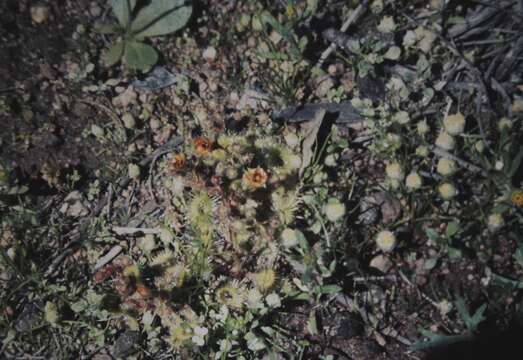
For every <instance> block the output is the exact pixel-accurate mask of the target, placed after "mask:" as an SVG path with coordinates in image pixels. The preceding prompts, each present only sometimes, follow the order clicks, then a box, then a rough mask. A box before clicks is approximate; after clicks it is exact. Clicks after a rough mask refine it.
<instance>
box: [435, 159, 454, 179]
mask: <svg viewBox="0 0 523 360" xmlns="http://www.w3.org/2000/svg"><path fill="white" fill-rule="evenodd" d="M437 171H438V174H441V175H443V176H449V175H452V174H454V172H455V171H456V163H455V162H454V160H451V159H447V158H441V159H439V161H438V167H437Z"/></svg>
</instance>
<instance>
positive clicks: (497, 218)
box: [488, 214, 505, 231]
mask: <svg viewBox="0 0 523 360" xmlns="http://www.w3.org/2000/svg"><path fill="white" fill-rule="evenodd" d="M504 224H505V221H504V220H503V216H501V214H490V215H489V217H488V228H489V229H490V230H492V231H495V230H497V229H499V228H501V227H502V226H503V225H504Z"/></svg>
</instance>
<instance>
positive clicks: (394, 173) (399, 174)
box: [385, 162, 405, 181]
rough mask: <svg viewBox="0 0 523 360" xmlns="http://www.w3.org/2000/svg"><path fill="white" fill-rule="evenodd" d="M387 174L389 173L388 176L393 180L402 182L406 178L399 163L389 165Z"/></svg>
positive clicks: (386, 170) (386, 169)
mask: <svg viewBox="0 0 523 360" xmlns="http://www.w3.org/2000/svg"><path fill="white" fill-rule="evenodd" d="M385 172H386V173H387V176H388V177H389V178H390V179H393V180H400V181H401V180H403V178H404V177H405V174H403V170H402V169H401V165H400V164H399V163H397V162H393V163H390V164H388V165H387V167H386V168H385Z"/></svg>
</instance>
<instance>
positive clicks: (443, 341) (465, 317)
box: [411, 297, 487, 351]
mask: <svg viewBox="0 0 523 360" xmlns="http://www.w3.org/2000/svg"><path fill="white" fill-rule="evenodd" d="M454 304H455V305H456V310H457V312H458V314H459V316H460V318H461V320H462V321H463V322H464V323H465V325H466V327H467V332H466V333H465V334H461V335H441V334H437V333H434V332H432V331H428V330H425V329H420V333H421V334H422V335H423V336H424V337H426V338H427V339H428V341H425V342H421V341H420V342H418V343H416V344H414V345H413V346H412V347H411V350H412V351H420V350H426V349H430V348H437V347H444V346H449V345H451V344H455V343H458V342H462V341H467V340H470V339H471V338H472V336H473V333H474V332H475V331H476V329H477V328H478V326H479V324H480V323H481V322H482V321H484V320H485V319H486V318H485V311H486V310H487V304H483V305H481V306H480V307H479V308H478V309H477V310H476V311H475V312H474V314H471V313H470V310H469V308H468V306H467V304H466V303H465V300H464V299H463V298H461V297H458V298H457V300H456V301H455V302H454Z"/></svg>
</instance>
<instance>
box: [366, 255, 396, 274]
mask: <svg viewBox="0 0 523 360" xmlns="http://www.w3.org/2000/svg"><path fill="white" fill-rule="evenodd" d="M369 265H370V267H373V268H375V269H378V270H379V271H381V272H382V273H384V274H386V273H387V272H388V271H389V270H390V268H391V267H392V262H391V261H390V260H389V258H387V257H386V256H384V255H378V256H375V257H374V258H373V259H372V260H371V261H370V264H369Z"/></svg>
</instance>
